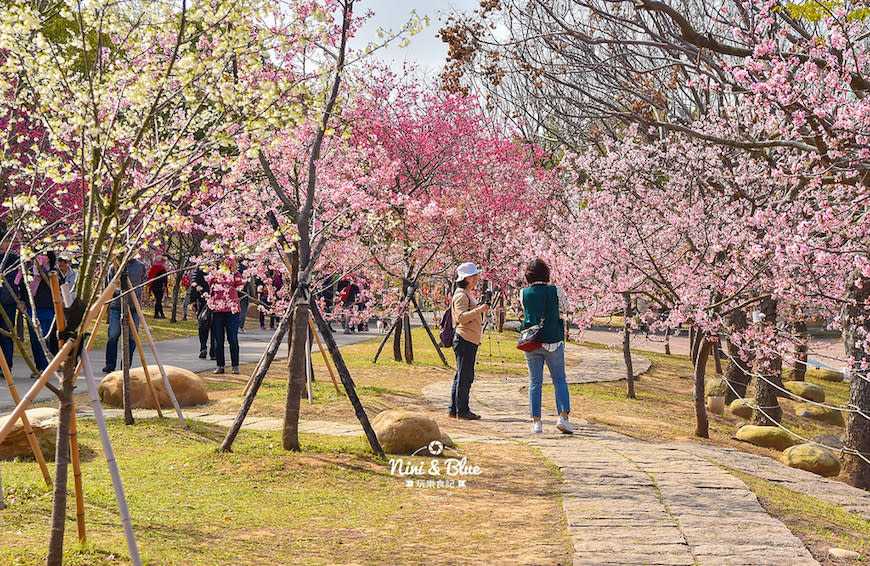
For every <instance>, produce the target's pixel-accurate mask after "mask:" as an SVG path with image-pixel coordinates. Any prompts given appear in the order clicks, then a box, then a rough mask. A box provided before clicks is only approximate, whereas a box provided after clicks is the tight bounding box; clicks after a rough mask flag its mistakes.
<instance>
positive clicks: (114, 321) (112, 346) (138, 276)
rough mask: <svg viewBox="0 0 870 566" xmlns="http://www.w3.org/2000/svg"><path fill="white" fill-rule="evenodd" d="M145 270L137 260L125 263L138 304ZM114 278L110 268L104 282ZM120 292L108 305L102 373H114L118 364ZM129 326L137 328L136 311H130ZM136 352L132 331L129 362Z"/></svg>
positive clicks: (140, 299) (140, 301) (143, 283)
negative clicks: (107, 326) (104, 364)
mask: <svg viewBox="0 0 870 566" xmlns="http://www.w3.org/2000/svg"><path fill="white" fill-rule="evenodd" d="M146 274H147V268H146V267H145V264H144V263H142V262H141V261H139V260H138V259H132V260H130V262H129V263H127V277H129V278H130V285H131V286H132V288H133V289H135V293H136V298H137V299H138V300H139V304H140V305H141V304H142V289H143V286H144V285H145V279H146V277H145V276H146ZM114 277H115V268H114V267H110V268H109V273H108V274H107V275H106V281H107V282H108V281H111V280H112V279H113V278H114ZM120 294H121V291H120V289H119V290H116V291H115V294H114V295H113V297H114V298H113V299H112V302H110V303H109V340H108V341H107V342H106V367H104V368H103V372H104V373H109V372H111V371H115V366H116V365H117V362H118V340H119V339H120V338H121V299H120V297H119V296H120ZM130 319H131V322H130V324H134V325H136V328H139V315H138V314H137V313H136V309H134V308H131V309H130ZM135 351H136V342H135V341H134V339H133V331H132V330H131V331H130V360H129V362H130V363H131V364H132V362H133V352H135Z"/></svg>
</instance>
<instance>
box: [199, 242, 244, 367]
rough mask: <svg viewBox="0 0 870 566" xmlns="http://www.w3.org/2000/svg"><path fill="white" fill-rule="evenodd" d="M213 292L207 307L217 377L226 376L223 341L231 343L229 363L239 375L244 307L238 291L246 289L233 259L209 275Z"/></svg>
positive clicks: (225, 261) (208, 278)
mask: <svg viewBox="0 0 870 566" xmlns="http://www.w3.org/2000/svg"><path fill="white" fill-rule="evenodd" d="M206 281H208V284H209V287H210V288H211V293H209V297H208V306H209V307H210V308H211V310H212V313H213V314H212V331H213V332H214V337H215V348H214V349H215V354H216V356H217V368H216V369H215V370H214V373H215V374H221V373H224V367H225V365H226V363H225V356H224V338H225V337H226V340H227V342H229V344H230V362H231V363H232V366H233V373H239V316H240V313H241V304H240V301H239V292H240V291H241V290H242V289H243V288H244V287H245V278H244V277H242V274H241V273H239V272H238V270H237V269H236V261H235V259H234V258H232V257H230V258H227V259H226V260H224V265H223V266H221V269H219V270H214V271H212V272H211V273H209V274H208V275H207V276H206Z"/></svg>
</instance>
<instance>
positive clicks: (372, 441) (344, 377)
mask: <svg viewBox="0 0 870 566" xmlns="http://www.w3.org/2000/svg"><path fill="white" fill-rule="evenodd" d="M311 314H312V315H314V322H316V323H317V329H318V330H319V331H320V334H321V336H323V340H324V341H325V342H326V348H327V349H328V350H329V355H330V356H331V357H332V361H333V363H335V370H336V371H337V372H338V377H339V379H341V384H342V385H343V386H344V391H345V393H347V398H348V400H350V404H351V405H353V410H354V413H356V418H357V420H359V423H360V425H362V428H363V432H364V433H365V435H366V438H367V439H368V441H369V446H371V448H372V452H374V453H375V454H376V455H378V456H380V457H381V458H384V457H385V456H384V450H383V448H381V443H380V442H379V441H378V437H377V435H376V434H375V431H374V429H372V425H371V423H370V422H369V417H368V415H366V411H365V409H364V408H363V406H362V403H361V402H360V400H359V397H358V396H357V394H356V386H355V385H354V383H353V379H352V378H351V377H350V371H349V370H348V369H347V364H345V363H344V358H343V357H342V356H341V352H340V351H339V349H338V345H337V344H336V343H335V338H333V336H332V333H331V332H329V326H328V325H327V324H326V321H324V320H323V317H322V316H321V315H320V311H319V310H318V309H317V303H316V302H314V303H312V304H311Z"/></svg>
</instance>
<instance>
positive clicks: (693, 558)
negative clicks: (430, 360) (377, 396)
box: [423, 354, 818, 566]
mask: <svg viewBox="0 0 870 566" xmlns="http://www.w3.org/2000/svg"><path fill="white" fill-rule="evenodd" d="M584 356H586V354H584ZM524 385H525V380H521V379H516V378H503V379H501V380H486V381H478V382H476V383H475V385H474V388H473V389H472V397H473V403H474V406H475V407H479V408H480V412H481V413H482V414H483V415H484V418H483V420H481V421H479V422H480V425H481V427H482V428H483V427H485V428H489V429H495V430H497V431H498V432H499V434H503V435H505V436H507V437H509V438H514V439H516V440H518V441H521V442H525V443H528V444H529V445H531V446H534V447H536V448H538V449H540V450H541V451H542V452H543V454H544V455H545V456H546V457H547V458H548V459H549V460H550V461H552V462H554V463H555V464H556V465H557V466H558V467H559V469H560V470H561V471H562V474H563V477H564V481H563V483H562V497H563V506H564V509H565V514H566V516H567V519H568V530H569V532H570V534H571V536H572V538H573V540H574V564H575V565H606V564H614V565H615V564H620V565H628V564H654V565H676V566H682V565H685V566H690V565H694V564H701V565H705V566H706V565H720V564H721V565H723V566H725V565H728V566H735V565H771V566H772V565H786V564H787V565H794V566H798V565H811V564H818V562H816V561H815V560H814V559H813V557H812V555H811V554H810V553H809V552H808V551H807V550H806V548H805V547H804V546H803V543H801V541H800V540H799V539H798V538H797V537H795V536H794V535H792V534H791V532H790V531H789V530H788V529H787V528H786V527H785V525H783V524H782V523H781V522H779V521H778V520H776V519H774V518H772V517H771V516H769V515H768V514H767V512H765V510H764V509H763V508H762V507H761V505H760V504H759V503H758V500H757V499H756V497H755V495H754V494H753V493H752V492H751V491H750V490H749V489H748V488H747V487H746V485H745V484H743V482H741V481H740V480H738V479H737V478H735V477H734V476H732V475H730V474H728V473H727V472H725V471H723V470H721V469H720V468H719V467H717V466H716V465H714V464H713V463H711V462H710V461H708V460H706V459H704V458H701V457H698V456H695V455H692V454H690V453H688V452H687V451H685V450H682V449H680V448H679V447H676V446H673V445H665V444H656V443H650V442H644V441H641V440H636V439H633V438H630V437H628V436H625V435H622V434H619V433H616V432H613V431H611V430H608V429H606V428H604V427H600V426H595V425H591V424H589V423H586V422H582V421H578V422H577V423H575V428H576V429H577V431H576V433H575V434H574V435H571V436H569V435H563V434H559V433H558V432H557V431H556V430H555V426H554V425H555V418H550V419H546V418H545V419H544V424H545V433H544V434H541V435H533V434H531V433H530V432H529V429H530V423H529V421H528V418H527V417H526V416H525V414H523V413H524V411H525V407H526V404H527V397H526V396H525V392H524V390H522V387H523V386H524ZM423 393H424V394H425V395H426V397H427V398H428V399H429V400H430V401H432V403H434V404H435V405H436V406H438V407H446V406H447V402H448V400H449V396H450V384H449V383H446V382H445V383H438V384H434V385H430V386H428V387H426V388H424V390H423Z"/></svg>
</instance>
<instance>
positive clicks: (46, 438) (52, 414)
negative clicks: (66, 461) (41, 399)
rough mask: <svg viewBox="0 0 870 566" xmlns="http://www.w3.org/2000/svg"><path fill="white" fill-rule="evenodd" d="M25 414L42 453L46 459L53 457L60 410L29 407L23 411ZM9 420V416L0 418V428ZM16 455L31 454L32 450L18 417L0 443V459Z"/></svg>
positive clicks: (7, 458)
mask: <svg viewBox="0 0 870 566" xmlns="http://www.w3.org/2000/svg"><path fill="white" fill-rule="evenodd" d="M24 413H25V414H26V415H27V420H28V422H30V427H31V428H32V429H33V434H35V435H36V442H37V443H38V444H39V448H40V449H41V450H42V454H43V455H44V456H45V457H46V459H49V460H53V459H54V450H55V446H56V445H57V424H58V422H59V415H60V412H59V411H58V410H57V409H52V408H51V407H43V408H40V409H29V410H27V411H24ZM8 421H9V417H8V416H6V417H2V418H0V428H2V427H3V426H4V425H5V424H6V423H7V422H8ZM18 456H33V451H32V450H31V449H30V443H29V442H28V441H27V433H26V432H24V425H23V424H21V419H18V422H16V423H15V424H14V425H12V430H11V431H10V432H9V434H8V435H7V436H6V438H4V439H3V442H2V443H0V460H11V459H13V458H16V457H18Z"/></svg>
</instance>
